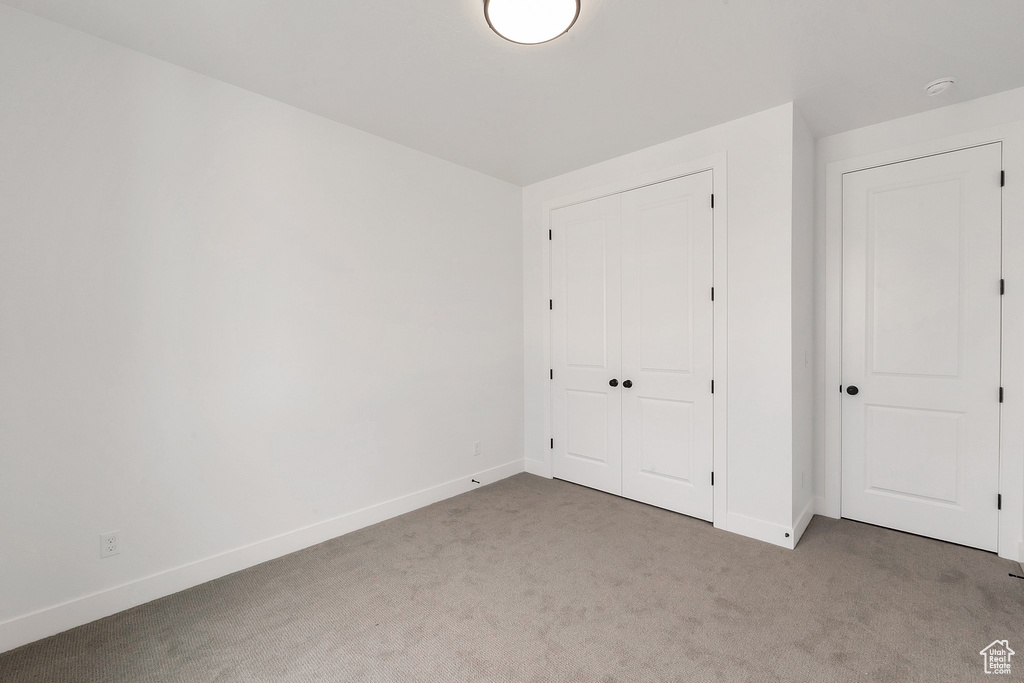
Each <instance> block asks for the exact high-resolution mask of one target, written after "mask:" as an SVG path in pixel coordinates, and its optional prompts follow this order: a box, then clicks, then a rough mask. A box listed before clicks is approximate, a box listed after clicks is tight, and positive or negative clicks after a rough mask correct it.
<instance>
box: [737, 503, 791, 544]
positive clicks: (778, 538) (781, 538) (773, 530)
mask: <svg viewBox="0 0 1024 683" xmlns="http://www.w3.org/2000/svg"><path fill="white" fill-rule="evenodd" d="M725 529H726V530H727V531H731V532H732V533H734V534H739V535H741V536H746V537H747V538H754V539H757V540H758V541H764V542H765V543H771V544H772V545H777V546H781V547H783V548H788V549H790V550H792V549H793V548H794V547H795V546H796V537H795V535H794V533H793V529H790V528H787V527H784V526H782V525H781V524H775V523H774V522H766V521H764V520H763V519H756V518H754V517H747V516H746V515H741V514H738V513H735V512H730V513H728V514H727V515H726V519H725ZM787 534H788V536H787Z"/></svg>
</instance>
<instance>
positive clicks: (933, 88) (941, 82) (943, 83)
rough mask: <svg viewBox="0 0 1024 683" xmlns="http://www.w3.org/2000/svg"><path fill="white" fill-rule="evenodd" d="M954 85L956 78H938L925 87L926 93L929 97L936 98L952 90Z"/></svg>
mask: <svg viewBox="0 0 1024 683" xmlns="http://www.w3.org/2000/svg"><path fill="white" fill-rule="evenodd" d="M954 83H956V79H955V78H937V79H935V80H934V81H932V82H931V83H929V84H928V85H926V86H924V91H925V92H926V93H928V96H929V97H935V96H936V95H941V94H942V93H944V92H946V91H947V90H949V89H950V88H952V87H953V84H954Z"/></svg>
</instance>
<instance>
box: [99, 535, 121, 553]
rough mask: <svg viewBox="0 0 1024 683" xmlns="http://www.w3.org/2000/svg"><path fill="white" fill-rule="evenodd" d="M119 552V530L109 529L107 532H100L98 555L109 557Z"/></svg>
mask: <svg viewBox="0 0 1024 683" xmlns="http://www.w3.org/2000/svg"><path fill="white" fill-rule="evenodd" d="M120 554H121V532H120V531H111V532H110V533H109V534H100V557H101V558H102V557H110V556H111V555H120Z"/></svg>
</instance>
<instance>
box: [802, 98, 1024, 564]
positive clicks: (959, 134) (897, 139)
mask: <svg viewBox="0 0 1024 683" xmlns="http://www.w3.org/2000/svg"><path fill="white" fill-rule="evenodd" d="M995 140H1001V141H1002V143H1003V168H1004V169H1005V171H1006V174H1007V185H1006V187H1005V188H1004V191H1003V275H1004V277H1005V278H1006V283H1007V293H1006V296H1005V297H1004V298H1003V339H1004V344H1003V386H1004V387H1005V389H1006V394H1005V396H1006V400H1005V402H1004V404H1003V406H1002V420H1001V423H1002V427H1001V429H1002V434H1001V449H1002V454H1001V464H1000V491H1001V492H1002V494H1003V510H1002V512H1001V514H1000V532H999V554H1000V555H1002V556H1003V557H1009V558H1013V559H1021V560H1024V542H1022V539H1021V536H1022V529H1024V353H1021V344H1020V341H1019V340H1021V339H1024V191H1022V190H1021V188H1022V187H1024V88H1020V89H1017V90H1010V91H1007V92H1004V93H1000V94H997V95H992V96H989V97H983V98H979V99H976V100H971V101H969V102H964V103H960V104H955V105H952V106H948V107H943V108H940V109H935V110H932V111H929V112H926V113H923V114H917V115H914V116H908V117H905V118H901V119H896V120H893V121H888V122H885V123H880V124H877V125H874V126H868V127H866V128H860V129H857V130H853V131H849V132H846V133H841V134H839V135H833V136H830V137H826V138H822V139H821V140H819V141H818V143H817V152H816V155H817V164H816V172H815V175H816V187H815V206H816V221H815V222H816V232H817V236H816V245H815V246H816V258H815V265H816V271H815V291H816V292H817V297H816V299H815V306H816V312H815V318H816V326H817V327H816V335H815V337H816V344H817V353H816V356H817V369H816V370H817V375H818V377H819V378H820V381H819V382H818V385H819V393H818V395H817V396H816V402H815V441H816V443H815V493H816V495H817V496H818V497H819V498H818V503H817V511H818V512H819V513H821V514H827V515H830V516H836V517H837V516H839V514H840V501H839V482H840V479H839V472H838V469H839V462H840V461H839V459H838V458H839V455H838V448H839V440H840V438H841V431H840V429H839V424H838V422H839V421H838V419H837V414H838V410H839V406H840V400H841V398H840V395H839V393H838V391H837V387H838V385H839V383H840V381H841V372H840V370H841V364H840V345H839V341H838V339H839V336H840V334H839V329H840V320H841V314H842V302H841V286H840V283H841V265H840V264H841V257H842V250H841V234H842V233H841V228H842V226H841V215H840V217H839V218H838V219H833V218H830V214H829V212H827V210H826V209H827V208H828V206H829V201H830V199H829V196H828V194H827V188H828V187H829V186H830V185H831V186H833V187H834V188H837V189H836V191H837V192H841V185H840V184H839V177H840V173H841V169H842V168H843V167H844V166H846V165H853V166H854V167H858V166H857V165H858V164H862V166H859V167H863V166H868V165H873V164H876V163H889V162H892V161H898V160H900V159H907V158H913V157H916V156H921V155H923V154H934V153H938V152H942V151H948V150H951V149H958V148H962V147H967V146H971V145H976V144H981V143H984V142H990V141H995ZM829 264H832V265H831V266H829ZM836 278H839V279H838V280H837V279H836ZM830 416H831V417H830Z"/></svg>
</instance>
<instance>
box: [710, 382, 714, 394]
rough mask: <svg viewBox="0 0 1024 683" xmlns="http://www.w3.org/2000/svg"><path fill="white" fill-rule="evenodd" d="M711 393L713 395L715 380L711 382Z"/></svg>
mask: <svg viewBox="0 0 1024 683" xmlns="http://www.w3.org/2000/svg"><path fill="white" fill-rule="evenodd" d="M711 393H712V394H713V393H715V380H711Z"/></svg>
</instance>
